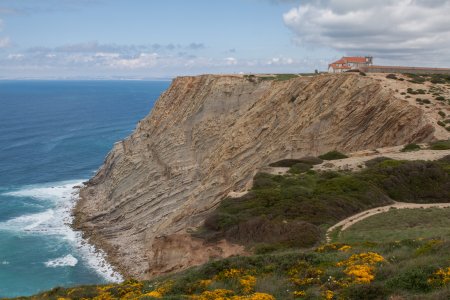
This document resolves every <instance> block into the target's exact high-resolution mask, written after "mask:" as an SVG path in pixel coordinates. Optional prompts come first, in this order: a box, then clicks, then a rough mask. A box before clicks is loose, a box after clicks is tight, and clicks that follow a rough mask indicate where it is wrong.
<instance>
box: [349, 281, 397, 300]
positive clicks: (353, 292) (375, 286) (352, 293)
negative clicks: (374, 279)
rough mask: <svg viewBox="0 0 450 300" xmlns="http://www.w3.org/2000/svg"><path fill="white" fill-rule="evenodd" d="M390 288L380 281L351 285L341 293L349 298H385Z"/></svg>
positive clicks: (359, 299)
mask: <svg viewBox="0 0 450 300" xmlns="http://www.w3.org/2000/svg"><path fill="white" fill-rule="evenodd" d="M388 295H389V290H388V289H387V288H386V287H385V286H384V285H383V284H380V283H372V284H356V285H351V286H349V287H348V288H347V289H345V290H344V292H343V293H342V294H341V296H343V298H342V299H348V300H384V299H386V298H387V296H388Z"/></svg>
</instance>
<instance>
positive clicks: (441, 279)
mask: <svg viewBox="0 0 450 300" xmlns="http://www.w3.org/2000/svg"><path fill="white" fill-rule="evenodd" d="M428 283H429V284H431V285H433V286H445V285H450V267H447V268H445V269H443V268H441V269H438V270H437V271H436V272H434V273H433V276H431V277H430V278H429V279H428Z"/></svg>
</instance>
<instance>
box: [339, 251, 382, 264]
mask: <svg viewBox="0 0 450 300" xmlns="http://www.w3.org/2000/svg"><path fill="white" fill-rule="evenodd" d="M384 261H385V260H384V257H383V256H381V255H380V254H378V253H375V252H366V253H359V254H353V255H352V256H350V258H348V259H346V260H344V261H341V262H339V263H337V266H338V267H342V266H351V265H356V264H367V265H375V264H377V263H381V262H384Z"/></svg>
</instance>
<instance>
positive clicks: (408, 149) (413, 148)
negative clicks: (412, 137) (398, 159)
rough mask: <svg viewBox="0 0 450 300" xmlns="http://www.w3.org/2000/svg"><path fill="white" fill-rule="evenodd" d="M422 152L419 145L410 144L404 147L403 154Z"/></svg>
mask: <svg viewBox="0 0 450 300" xmlns="http://www.w3.org/2000/svg"><path fill="white" fill-rule="evenodd" d="M417 150H420V146H419V145H417V144H408V145H405V146H404V147H403V149H402V150H401V151H402V152H411V151H417Z"/></svg>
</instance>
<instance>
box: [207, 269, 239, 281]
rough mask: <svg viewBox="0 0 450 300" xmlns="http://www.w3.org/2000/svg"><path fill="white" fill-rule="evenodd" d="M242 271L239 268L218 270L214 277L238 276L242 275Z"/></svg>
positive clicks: (228, 277) (227, 277)
mask: <svg viewBox="0 0 450 300" xmlns="http://www.w3.org/2000/svg"><path fill="white" fill-rule="evenodd" d="M243 274H244V272H243V271H242V270H239V269H228V270H224V271H222V272H220V273H219V274H217V275H216V276H215V278H214V279H219V280H220V279H232V278H238V277H239V276H241V275H243Z"/></svg>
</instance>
